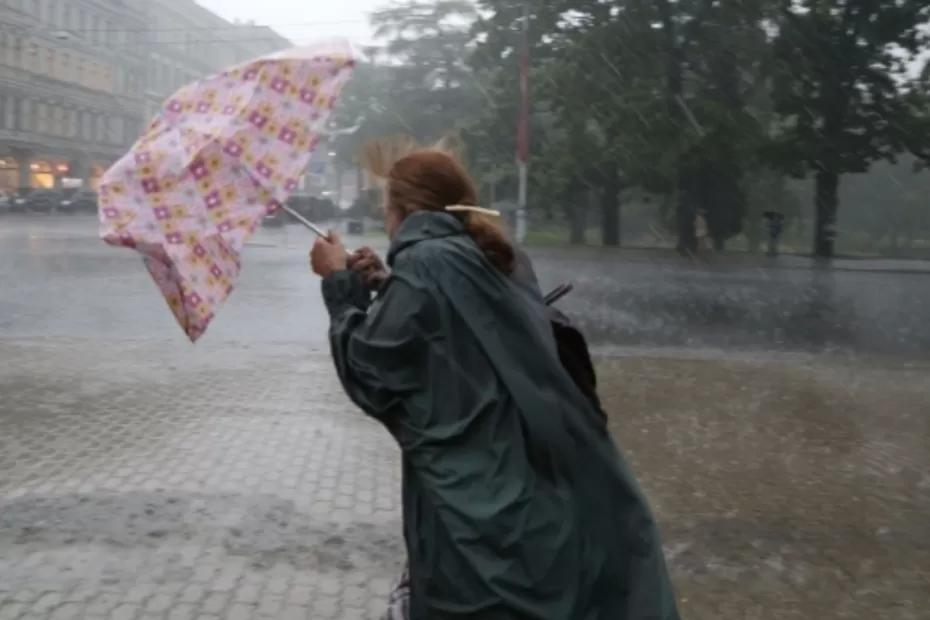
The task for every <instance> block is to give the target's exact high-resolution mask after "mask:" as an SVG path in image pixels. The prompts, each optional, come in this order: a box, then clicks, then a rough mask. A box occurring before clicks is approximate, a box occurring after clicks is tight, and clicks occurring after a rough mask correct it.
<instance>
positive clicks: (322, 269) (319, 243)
mask: <svg viewBox="0 0 930 620" xmlns="http://www.w3.org/2000/svg"><path fill="white" fill-rule="evenodd" d="M348 259H349V256H348V252H347V251H346V246H344V245H343V244H342V239H340V238H339V235H337V234H336V233H335V232H333V231H330V232H329V237H327V238H326V239H323V238H322V237H319V238H317V240H316V243H314V244H313V249H312V250H310V267H311V268H312V269H313V273H315V274H317V275H318V276H320V277H321V278H326V277H328V276H329V275H330V274H332V273H333V272H336V271H342V270H344V269H346V268H347V266H348Z"/></svg>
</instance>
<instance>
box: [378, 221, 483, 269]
mask: <svg viewBox="0 0 930 620" xmlns="http://www.w3.org/2000/svg"><path fill="white" fill-rule="evenodd" d="M464 232H465V225H464V224H462V221H461V220H460V219H458V218H457V217H455V216H454V215H451V214H449V213H439V212H436V211H417V212H416V213H413V214H411V215H409V216H407V219H405V220H404V221H403V222H401V224H400V226H399V227H398V228H397V233H396V234H395V235H394V239H393V240H392V241H391V248H390V250H388V264H389V265H393V264H394V259H396V258H397V255H398V254H400V253H401V252H402V251H404V250H405V249H407V248H409V247H410V246H412V245H416V244H417V243H419V242H421V241H426V240H427V239H442V238H443V237H454V236H456V235H461V234H463V233H464Z"/></svg>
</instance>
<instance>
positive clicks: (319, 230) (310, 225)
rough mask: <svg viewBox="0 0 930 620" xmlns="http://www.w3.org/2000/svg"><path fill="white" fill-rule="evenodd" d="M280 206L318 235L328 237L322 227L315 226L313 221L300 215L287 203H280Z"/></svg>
mask: <svg viewBox="0 0 930 620" xmlns="http://www.w3.org/2000/svg"><path fill="white" fill-rule="evenodd" d="M281 208H282V209H284V210H285V211H287V212H288V213H289V214H290V215H291V217H293V218H294V219H295V220H297V221H298V222H300V223H301V224H303V225H304V226H306V227H307V228H309V229H310V230H312V231H313V232H314V233H315V234H316V235H317V236H318V237H323V238H324V239H329V235H328V234H326V233H325V232H324V231H323V229H322V228H320V227H319V226H317V225H316V224H314V223H313V222H311V221H310V220H308V219H307V218H305V217H304V216H302V215H301V214H300V213H298V212H297V211H295V210H294V209H292V208H290V207H289V206H287V205H281Z"/></svg>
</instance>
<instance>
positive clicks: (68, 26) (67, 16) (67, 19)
mask: <svg viewBox="0 0 930 620" xmlns="http://www.w3.org/2000/svg"><path fill="white" fill-rule="evenodd" d="M71 18H72V14H71V4H70V3H69V2H68V0H65V9H64V13H63V14H62V16H61V27H62V28H64V29H65V30H72V29H74V24H73V23H71Z"/></svg>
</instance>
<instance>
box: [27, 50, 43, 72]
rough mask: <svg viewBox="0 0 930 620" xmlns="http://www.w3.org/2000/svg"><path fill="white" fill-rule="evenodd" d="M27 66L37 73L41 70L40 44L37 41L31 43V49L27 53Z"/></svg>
mask: <svg viewBox="0 0 930 620" xmlns="http://www.w3.org/2000/svg"><path fill="white" fill-rule="evenodd" d="M26 55H27V56H28V58H26V68H28V69H29V70H30V71H34V72H36V73H38V72H39V60H40V58H39V46H38V45H36V44H35V43H29V51H28V52H27V53H26Z"/></svg>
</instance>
